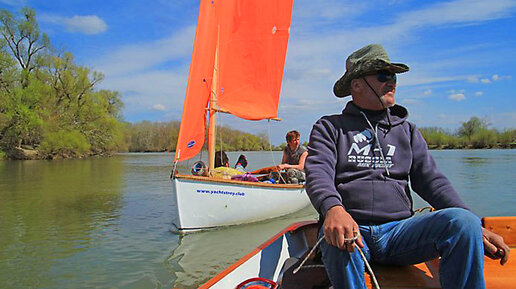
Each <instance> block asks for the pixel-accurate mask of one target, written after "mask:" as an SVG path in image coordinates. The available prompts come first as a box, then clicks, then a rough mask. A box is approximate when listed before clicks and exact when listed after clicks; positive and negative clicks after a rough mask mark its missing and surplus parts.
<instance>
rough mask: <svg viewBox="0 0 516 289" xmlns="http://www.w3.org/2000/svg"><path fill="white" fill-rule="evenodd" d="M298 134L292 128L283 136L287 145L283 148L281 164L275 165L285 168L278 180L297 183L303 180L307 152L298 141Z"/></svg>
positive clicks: (281, 168)
mask: <svg viewBox="0 0 516 289" xmlns="http://www.w3.org/2000/svg"><path fill="white" fill-rule="evenodd" d="M299 137H300V134H299V132H298V131H297V130H292V131H289V132H288V133H287V135H286V136H285V138H286V140H287V145H286V146H285V148H284V149H283V157H282V160H281V164H279V165H278V166H277V167H278V169H280V170H285V173H283V174H281V178H280V182H286V183H289V184H297V183H301V182H304V181H305V171H304V169H305V160H306V156H307V155H308V152H307V150H306V148H305V147H304V146H302V145H300V143H299Z"/></svg>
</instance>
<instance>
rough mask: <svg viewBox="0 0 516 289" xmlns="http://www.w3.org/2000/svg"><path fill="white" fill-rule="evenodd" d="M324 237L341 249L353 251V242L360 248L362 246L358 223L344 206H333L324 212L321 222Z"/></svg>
mask: <svg viewBox="0 0 516 289" xmlns="http://www.w3.org/2000/svg"><path fill="white" fill-rule="evenodd" d="M323 230H324V239H325V240H326V242H327V243H328V244H330V245H332V246H334V247H337V248H339V249H341V250H347V251H348V252H353V251H355V248H354V246H353V244H354V243H355V242H356V243H357V245H358V246H359V247H360V248H364V244H363V243H362V238H361V237H360V236H359V235H360V231H359V228H358V224H357V223H356V222H355V220H353V217H351V215H350V214H348V212H346V210H344V207H342V206H334V207H331V208H330V209H329V210H328V212H326V218H325V219H324V224H323ZM355 236H359V237H358V239H357V240H356V241H355V242H346V241H345V239H352V238H353V237H355Z"/></svg>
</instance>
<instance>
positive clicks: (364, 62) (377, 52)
mask: <svg viewBox="0 0 516 289" xmlns="http://www.w3.org/2000/svg"><path fill="white" fill-rule="evenodd" d="M379 70H387V71H390V72H392V73H403V72H407V71H409V67H408V66H407V65H405V64H403V63H392V62H391V61H390V60H389V56H388V55H387V52H386V51H385V49H384V48H383V47H382V46H381V45H380V44H369V45H367V46H365V47H362V48H360V49H359V50H357V51H355V52H353V53H351V55H350V56H349V57H348V59H346V72H345V73H344V75H343V76H342V77H341V78H340V79H339V80H337V82H335V85H334V86H333V93H334V94H335V96H337V97H346V96H348V95H350V94H351V81H352V80H353V79H355V78H359V77H361V76H365V75H369V74H373V73H375V72H376V71H379Z"/></svg>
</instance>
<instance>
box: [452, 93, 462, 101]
mask: <svg viewBox="0 0 516 289" xmlns="http://www.w3.org/2000/svg"><path fill="white" fill-rule="evenodd" d="M449 98H450V99H451V100H454V101H462V100H464V99H466V96H465V95H464V93H455V94H451V95H450V96H449Z"/></svg>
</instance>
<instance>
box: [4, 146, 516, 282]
mask: <svg viewBox="0 0 516 289" xmlns="http://www.w3.org/2000/svg"><path fill="white" fill-rule="evenodd" d="M431 153H432V155H433V156H434V158H435V160H436V162H437V164H438V166H439V167H440V168H441V170H442V171H443V172H444V173H445V174H446V175H447V176H448V178H449V179H450V180H451V181H452V183H453V184H454V186H455V188H456V189H457V191H459V193H460V194H461V196H462V197H463V199H464V200H465V201H466V203H467V204H468V205H470V206H471V208H472V210H473V211H474V212H475V213H476V214H477V215H479V216H484V215H515V214H516V210H515V207H516V185H515V182H514V178H515V176H516V165H515V163H516V150H444V151H432V152H431ZM238 154H239V153H236V152H231V153H228V155H229V158H230V160H231V162H234V161H235V160H236V159H237V158H238ZM245 154H246V156H247V158H248V160H249V167H248V169H250V170H252V169H256V168H260V167H264V166H267V165H270V164H272V163H274V162H278V161H279V160H280V159H281V153H280V152H275V153H271V152H246V153H245ZM204 157H205V156H204ZM172 158H173V155H172V154H168V153H161V154H153V153H149V154H120V155H116V156H114V157H111V158H89V159H79V160H53V161H0V288H5V289H10V288H48V289H51V288H52V289H53V288H55V289H57V288H174V287H176V288H196V287H197V286H198V285H199V284H202V283H203V282H204V281H206V280H208V279H209V278H210V277H212V276H214V275H215V274H216V273H218V272H220V271H221V270H223V269H224V268H225V267H226V266H228V265H229V264H231V263H232V262H234V261H236V260H238V259H239V258H240V257H241V256H243V255H245V254H246V253H247V252H249V251H250V250H252V249H253V248H255V247H256V246H258V245H259V244H261V243H262V242H264V241H265V240H267V239H268V238H270V237H271V236H273V235H274V234H275V233H276V232H278V231H279V230H280V229H282V228H284V227H285V226H287V225H288V224H290V223H292V222H294V221H298V220H306V219H313V218H315V216H316V214H315V211H314V210H313V209H312V208H311V207H308V208H306V209H304V210H302V211H299V212H297V213H295V214H292V215H289V216H285V217H281V218H277V219H274V220H268V221H263V222H258V223H254V224H249V225H242V226H234V227H229V228H224V229H219V230H212V231H207V232H201V233H195V234H189V235H186V236H184V237H180V236H178V235H176V234H174V233H173V232H171V229H172V227H173V226H172V222H173V221H174V220H173V218H174V216H173V210H174V209H175V206H174V203H173V198H172V194H171V184H170V180H169V174H170V169H171V165H170V164H171V161H172ZM191 163H193V161H192V162H190V163H189V164H185V165H184V166H182V167H180V170H181V171H183V172H184V171H188V169H189V166H190V165H191ZM424 205H425V204H424V202H423V201H421V200H420V199H417V198H416V199H415V206H416V207H421V206H424Z"/></svg>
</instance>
